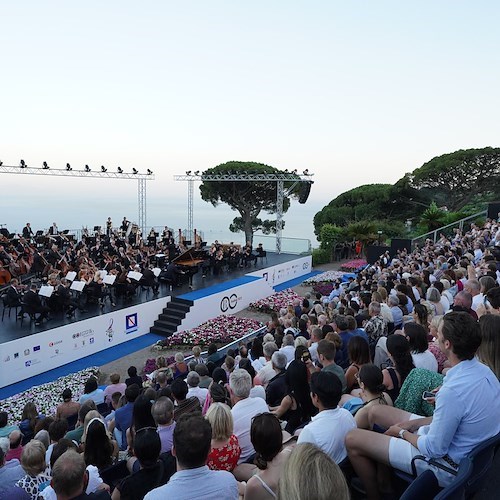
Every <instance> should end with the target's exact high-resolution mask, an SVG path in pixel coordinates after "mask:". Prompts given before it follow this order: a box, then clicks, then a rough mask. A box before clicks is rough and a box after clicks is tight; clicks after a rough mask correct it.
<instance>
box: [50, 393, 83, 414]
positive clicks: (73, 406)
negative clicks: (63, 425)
mask: <svg viewBox="0 0 500 500" xmlns="http://www.w3.org/2000/svg"><path fill="white" fill-rule="evenodd" d="M62 399H63V402H62V403H61V404H60V405H58V407H57V408H56V418H68V417H72V416H73V415H76V414H78V410H79V409H80V403H77V402H76V401H73V393H72V392H71V389H64V391H63V392H62Z"/></svg>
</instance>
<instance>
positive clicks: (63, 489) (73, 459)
mask: <svg viewBox="0 0 500 500" xmlns="http://www.w3.org/2000/svg"><path fill="white" fill-rule="evenodd" d="M87 483H88V474H87V469H86V466H85V461H84V460H83V456H82V455H79V454H78V453H77V452H76V451H74V450H68V451H66V452H64V453H63V454H62V455H61V456H60V457H59V459H58V460H57V461H56V462H55V463H54V467H53V469H52V482H51V485H52V488H53V489H54V491H55V493H56V495H57V499H73V498H74V499H76V498H78V499H80V498H82V499H83V498H89V499H96V500H101V499H109V498H110V496H109V493H108V492H107V491H106V490H99V491H98V492H96V493H90V494H87V493H86V492H85V490H86V488H87Z"/></svg>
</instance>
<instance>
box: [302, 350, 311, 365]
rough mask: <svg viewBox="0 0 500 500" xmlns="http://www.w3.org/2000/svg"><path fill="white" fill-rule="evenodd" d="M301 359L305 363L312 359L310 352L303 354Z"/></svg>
mask: <svg viewBox="0 0 500 500" xmlns="http://www.w3.org/2000/svg"><path fill="white" fill-rule="evenodd" d="M301 359H302V362H303V363H305V362H306V361H308V360H309V359H311V355H310V354H309V353H308V352H303V353H302V358H301Z"/></svg>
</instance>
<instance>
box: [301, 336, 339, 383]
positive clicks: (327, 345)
mask: <svg viewBox="0 0 500 500" xmlns="http://www.w3.org/2000/svg"><path fill="white" fill-rule="evenodd" d="M336 354H337V349H336V348H335V344H334V343H333V342H331V341H330V340H326V339H323V340H320V341H319V342H318V360H319V362H320V363H321V366H323V369H322V370H321V371H324V372H331V373H333V374H334V375H335V376H336V377H337V378H338V379H339V380H340V383H341V385H342V392H345V391H346V389H347V381H346V378H345V373H344V370H342V368H341V367H340V366H339V365H337V363H335V356H336ZM308 368H309V371H314V370H317V371H318V370H319V368H317V367H314V366H312V363H311V362H310V361H309V362H308Z"/></svg>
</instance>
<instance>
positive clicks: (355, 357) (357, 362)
mask: <svg viewBox="0 0 500 500" xmlns="http://www.w3.org/2000/svg"><path fill="white" fill-rule="evenodd" d="M347 352H348V354H349V361H350V363H351V364H350V365H349V367H348V368H347V370H346V371H345V378H346V384H347V389H346V390H347V392H350V391H352V390H353V389H357V388H358V387H359V384H358V379H357V375H358V373H359V370H360V369H361V367H362V366H363V365H366V364H368V363H369V362H370V349H369V347H368V341H366V340H365V339H363V338H362V337H360V336H354V337H353V338H352V339H351V341H350V342H349V347H348V349H347Z"/></svg>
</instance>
